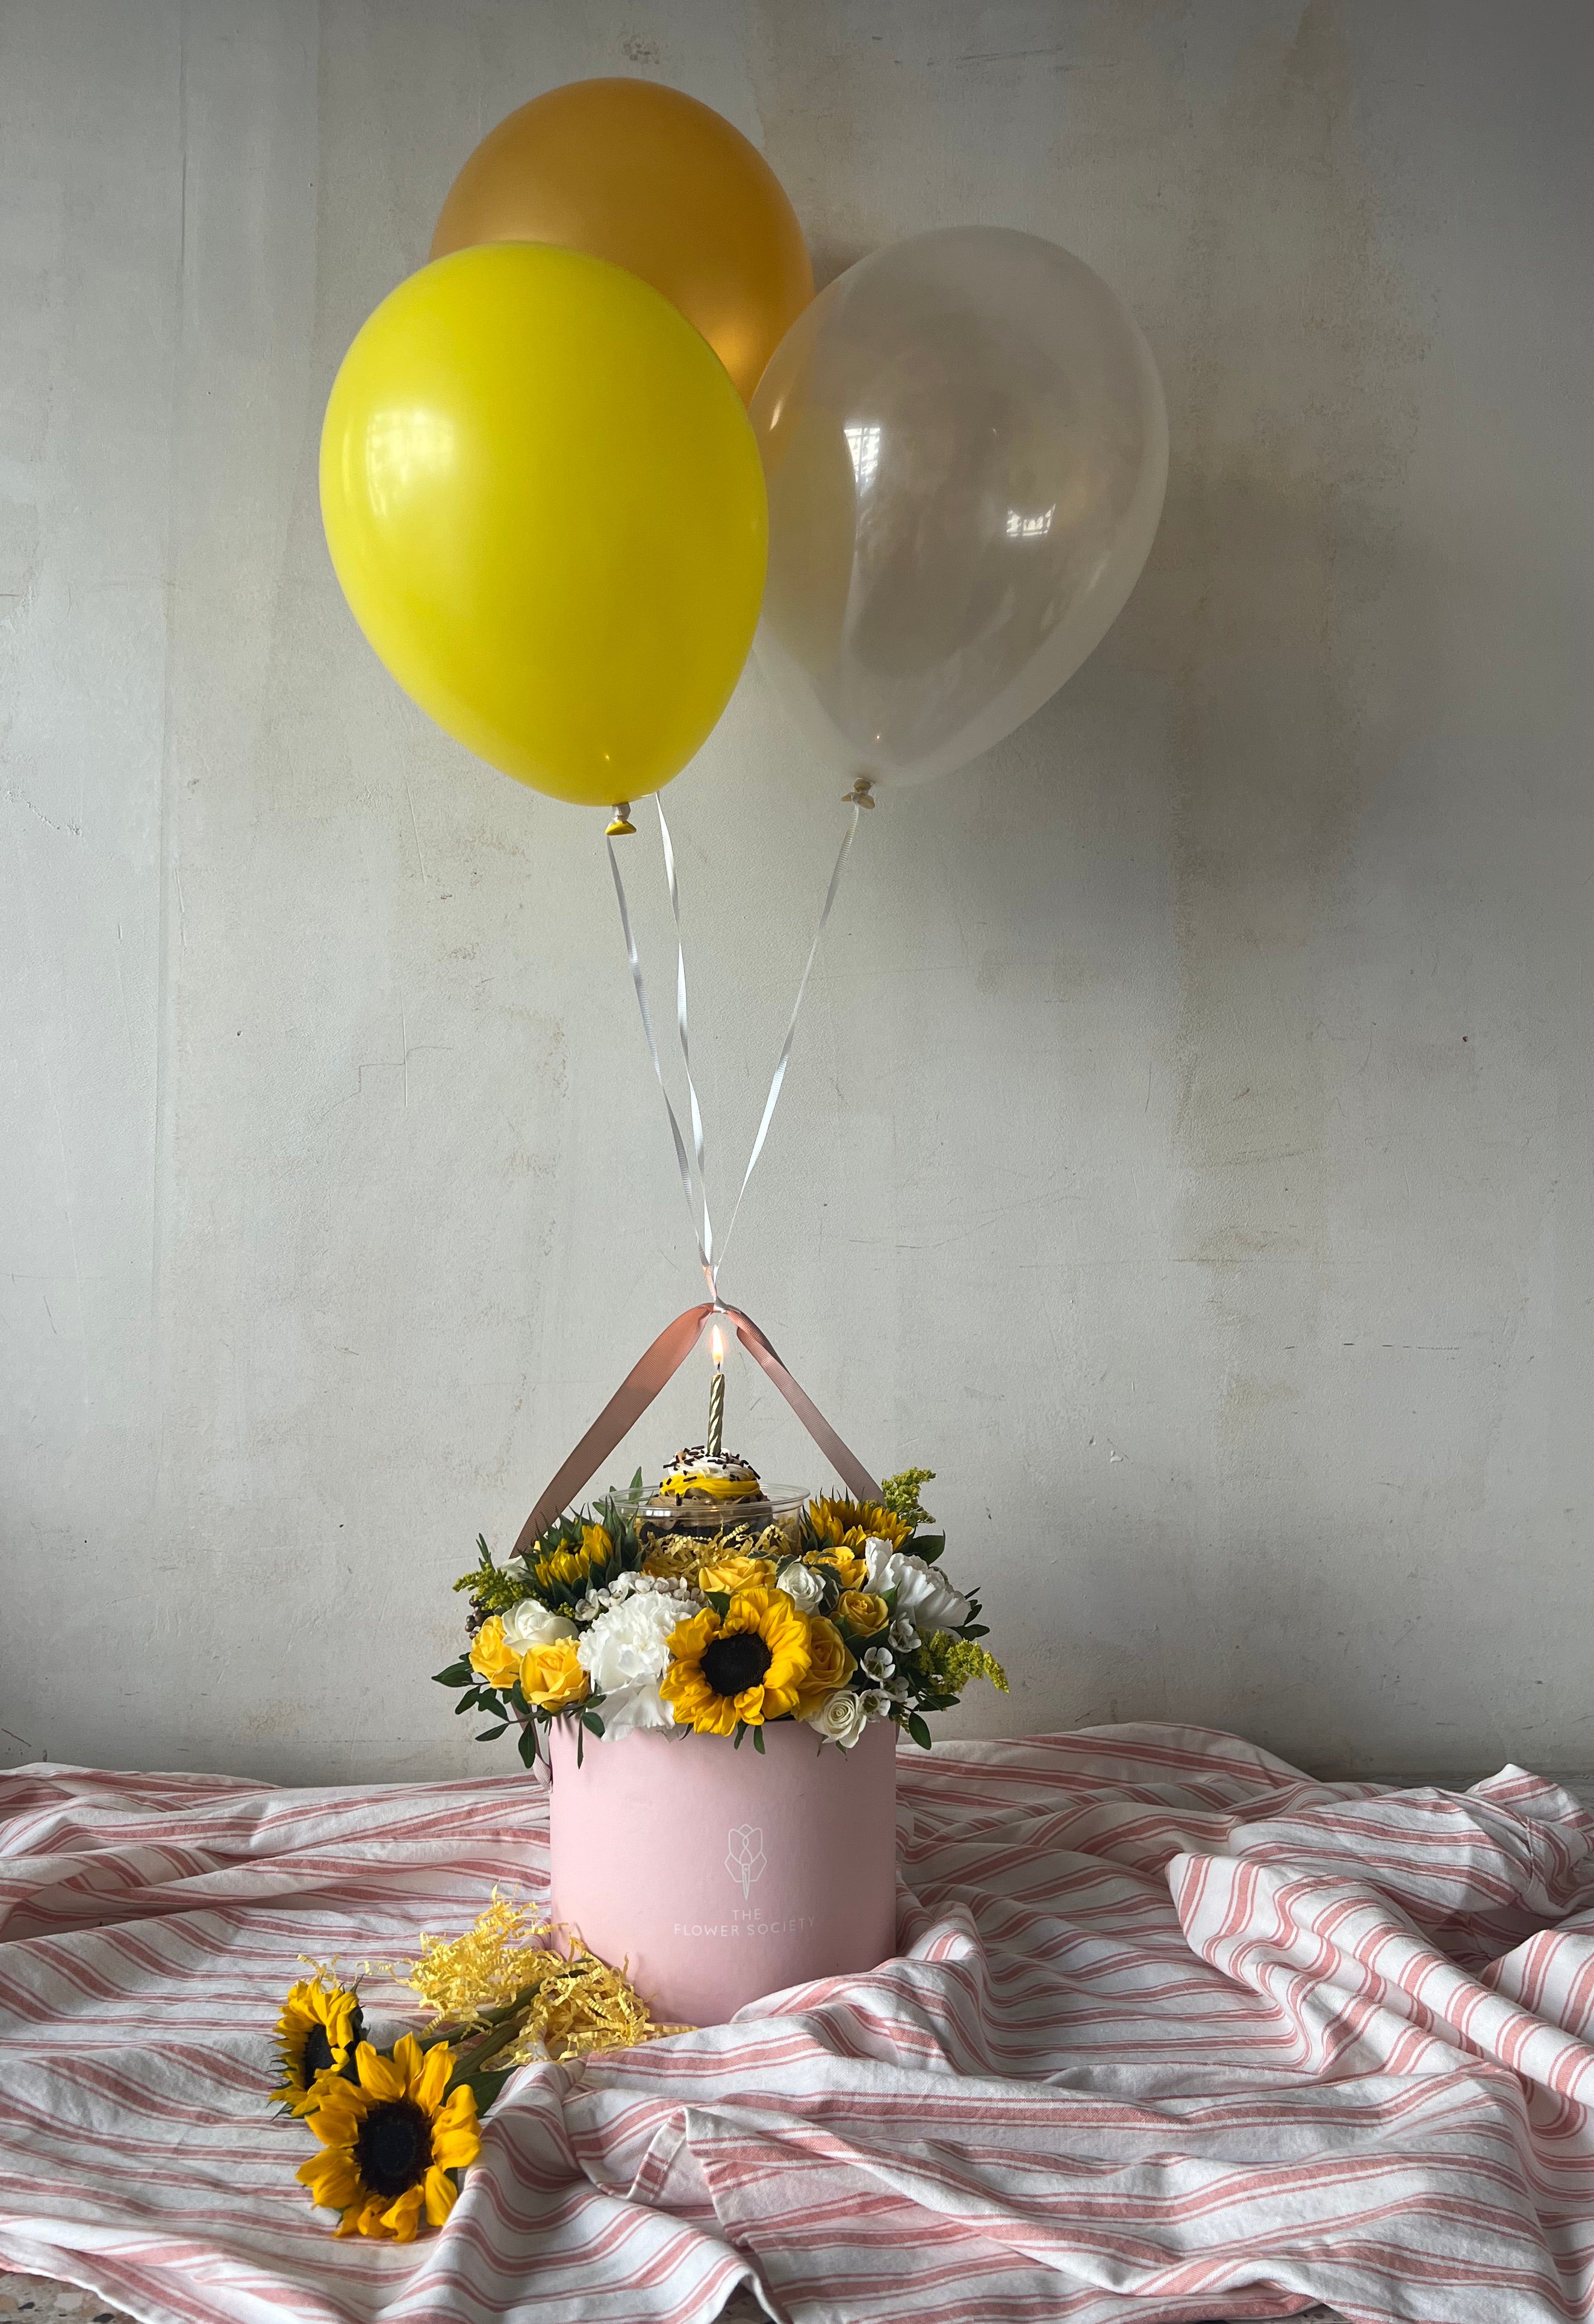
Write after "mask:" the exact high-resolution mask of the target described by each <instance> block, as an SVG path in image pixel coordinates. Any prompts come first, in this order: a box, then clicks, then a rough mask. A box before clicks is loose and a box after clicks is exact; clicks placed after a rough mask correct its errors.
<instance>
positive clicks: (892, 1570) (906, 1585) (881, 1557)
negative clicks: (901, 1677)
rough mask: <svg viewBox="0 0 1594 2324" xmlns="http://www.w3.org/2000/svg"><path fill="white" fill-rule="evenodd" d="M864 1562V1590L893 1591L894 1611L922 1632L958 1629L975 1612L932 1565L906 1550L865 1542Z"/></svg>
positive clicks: (886, 1544) (885, 1543)
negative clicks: (894, 1597) (865, 1578)
mask: <svg viewBox="0 0 1594 2324" xmlns="http://www.w3.org/2000/svg"><path fill="white" fill-rule="evenodd" d="M863 1562H864V1570H865V1572H866V1574H867V1576H868V1579H867V1581H866V1582H865V1585H864V1586H865V1587H866V1588H867V1589H870V1590H875V1591H886V1590H894V1591H896V1593H897V1603H896V1606H895V1608H894V1609H893V1611H894V1612H895V1613H896V1614H897V1615H898V1617H901V1616H904V1615H905V1616H906V1617H907V1618H908V1620H909V1621H910V1622H912V1623H914V1624H915V1625H916V1626H917V1628H918V1629H920V1630H921V1631H930V1630H958V1629H961V1628H963V1624H964V1623H965V1622H966V1621H967V1620H968V1618H969V1616H970V1615H971V1614H972V1612H973V1610H974V1609H973V1608H972V1606H971V1605H970V1603H969V1601H968V1600H967V1599H966V1598H965V1597H964V1596H963V1591H961V1590H954V1588H953V1586H952V1584H951V1582H948V1581H947V1580H946V1578H945V1576H944V1574H940V1573H937V1572H936V1571H935V1567H934V1566H933V1565H926V1563H925V1561H924V1559H923V1558H922V1557H914V1556H912V1555H911V1554H909V1552H908V1551H907V1550H905V1549H893V1548H892V1547H891V1545H890V1544H889V1542H884V1541H878V1540H876V1541H868V1542H865V1544H864V1545H863Z"/></svg>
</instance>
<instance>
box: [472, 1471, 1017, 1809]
mask: <svg viewBox="0 0 1594 2324" xmlns="http://www.w3.org/2000/svg"><path fill="white" fill-rule="evenodd" d="M934 1475H935V1471H934V1470H931V1469H907V1470H904V1471H902V1472H901V1473H900V1474H899V1475H898V1476H895V1477H889V1478H888V1479H887V1480H886V1481H885V1484H884V1486H883V1487H882V1494H883V1499H881V1500H880V1501H878V1502H869V1501H857V1500H850V1499H843V1498H841V1497H835V1498H831V1499H814V1500H810V1501H809V1502H807V1503H806V1505H805V1506H804V1508H802V1510H801V1513H800V1515H799V1516H798V1517H797V1519H796V1520H795V1522H790V1521H788V1524H785V1525H769V1526H765V1527H764V1528H763V1529H762V1530H761V1531H758V1532H755V1531H754V1530H753V1529H752V1527H751V1526H747V1525H734V1524H733V1525H730V1526H726V1527H724V1528H723V1529H721V1530H719V1531H717V1532H715V1533H713V1534H711V1535H708V1536H707V1537H705V1536H704V1535H701V1534H693V1533H686V1532H673V1533H672V1532H669V1531H668V1530H665V1529H664V1528H663V1527H662V1526H660V1525H659V1523H657V1522H655V1523H654V1524H651V1525H650V1523H649V1522H648V1521H647V1520H646V1519H642V1518H639V1517H637V1516H636V1515H635V1514H634V1509H633V1507H632V1506H631V1504H628V1502H626V1501H624V1500H622V1499H621V1498H620V1497H618V1496H617V1495H613V1494H612V1495H610V1496H609V1497H608V1498H607V1499H605V1500H604V1501H603V1502H601V1503H600V1505H599V1507H598V1508H597V1510H595V1511H594V1510H585V1511H583V1512H580V1513H577V1514H576V1515H572V1516H569V1517H561V1518H560V1519H559V1520H558V1522H557V1524H556V1525H554V1526H550V1527H549V1529H548V1532H547V1533H545V1534H543V1535H541V1536H540V1537H539V1540H538V1542H537V1544H536V1546H535V1549H534V1550H533V1551H532V1553H531V1554H530V1555H529V1556H527V1557H511V1558H510V1559H508V1560H506V1562H505V1563H503V1564H502V1565H498V1564H495V1563H493V1556H492V1553H491V1552H490V1551H489V1549H488V1547H487V1544H486V1542H485V1541H484V1540H481V1539H478V1542H477V1548H478V1551H479V1553H480V1560H479V1563H477V1564H476V1565H475V1567H474V1568H473V1569H472V1571H471V1572H469V1573H466V1574H462V1575H461V1577H460V1579H459V1580H458V1581H457V1582H456V1583H455V1585H454V1586H455V1588H456V1590H461V1591H469V1593H470V1598H471V1614H470V1619H469V1624H468V1636H469V1645H468V1646H467V1648H466V1651H465V1654H464V1655H462V1656H461V1658H460V1659H459V1661H457V1662H456V1663H453V1664H451V1665H449V1667H448V1668H447V1670H444V1671H439V1672H438V1674H437V1677H438V1683H439V1684H440V1685H443V1686H447V1687H451V1688H454V1689H456V1690H458V1691H459V1692H460V1701H459V1702H458V1704H457V1706H456V1709H457V1711H460V1712H465V1711H484V1712H485V1713H486V1714H487V1715H488V1716H489V1718H490V1719H491V1720H493V1722H494V1723H493V1724H492V1725H490V1726H488V1727H486V1728H484V1729H483V1730H482V1732H481V1734H480V1736H479V1738H478V1739H479V1740H481V1741H484V1742H486V1741H491V1740H493V1739H495V1738H497V1737H499V1736H501V1735H502V1734H504V1733H505V1732H506V1731H507V1730H508V1729H509V1728H510V1727H511V1726H516V1725H518V1726H519V1728H520V1749H521V1757H522V1758H523V1759H524V1761H525V1763H526V1765H527V1766H531V1765H532V1764H533V1763H534V1761H535V1760H536V1758H537V1757H538V1755H539V1750H540V1748H542V1738H543V1737H544V1736H545V1734H546V1731H547V1729H548V1726H549V1725H550V1723H551V1722H552V1721H553V1720H556V1719H562V1720H567V1721H568V1722H570V1723H571V1724H572V1725H573V1726H574V1727H575V1729H576V1748H577V1753H578V1754H579V1752H580V1749H581V1748H582V1740H583V1738H584V1735H586V1734H591V1735H605V1734H606V1735H611V1736H613V1735H627V1734H630V1733H631V1732H633V1731H634V1730H637V1729H670V1728H674V1729H677V1731H678V1732H681V1733H686V1732H688V1731H696V1733H698V1734H701V1735H722V1736H723V1735H728V1736H730V1737H731V1738H732V1740H733V1743H734V1744H735V1745H738V1746H740V1745H741V1743H742V1741H743V1740H744V1739H745V1738H746V1737H747V1736H748V1735H751V1737H752V1740H753V1748H754V1749H755V1750H759V1751H761V1750H762V1749H763V1748H764V1738H763V1729H764V1728H765V1726H766V1725H767V1724H768V1723H769V1721H771V1720H806V1723H807V1724H808V1725H809V1726H811V1727H812V1728H813V1729H815V1732H816V1733H817V1735H818V1736H819V1737H820V1738H822V1739H824V1740H828V1741H831V1742H834V1743H836V1744H839V1745H840V1746H841V1748H843V1750H848V1749H851V1748H852V1746H853V1745H854V1744H855V1743H856V1742H857V1741H858V1738H859V1737H860V1736H861V1734H862V1733H863V1731H864V1729H865V1727H866V1726H867V1725H868V1724H869V1722H870V1721H871V1720H891V1721H892V1723H893V1724H894V1725H896V1726H898V1727H899V1728H901V1729H904V1730H905V1731H906V1732H907V1733H908V1735H910V1736H911V1737H912V1738H913V1739H914V1741H915V1742H916V1743H918V1744H921V1745H922V1746H923V1747H924V1748H926V1750H927V1749H928V1748H930V1740H931V1738H930V1730H929V1729H928V1728H927V1727H926V1724H925V1717H926V1713H928V1712H934V1711H946V1710H950V1709H951V1707H952V1706H953V1704H954V1703H955V1702H956V1701H958V1699H959V1697H960V1695H961V1694H962V1692H963V1689H964V1688H965V1687H966V1686H967V1685H969V1684H970V1683H971V1682H972V1680H974V1679H975V1678H985V1679H989V1680H990V1683H992V1684H993V1685H994V1686H997V1687H1000V1689H1001V1691H1002V1692H1004V1693H1005V1692H1007V1685H1008V1682H1007V1676H1006V1674H1005V1673H1004V1671H1003V1670H1002V1667H1001V1665H1000V1663H999V1662H998V1661H997V1660H996V1659H995V1657H994V1656H993V1655H991V1654H990V1652H989V1651H988V1650H987V1649H986V1648H985V1647H984V1646H981V1644H980V1643H979V1641H980V1640H981V1638H983V1637H985V1636H986V1635H987V1633H986V1628H985V1626H984V1625H983V1624H982V1623H981V1621H980V1620H979V1613H980V1601H979V1600H978V1598H976V1597H971V1596H967V1595H965V1594H964V1593H963V1591H960V1590H957V1589H954V1586H953V1584H952V1583H951V1582H949V1581H948V1580H947V1579H946V1577H945V1575H944V1573H942V1572H940V1571H939V1565H938V1562H939V1560H940V1558H941V1555H942V1553H943V1552H944V1548H945V1546H946V1541H945V1535H943V1534H936V1533H931V1532H928V1531H926V1530H925V1528H926V1526H930V1525H932V1524H933V1523H934V1520H933V1519H932V1518H931V1517H930V1516H929V1512H928V1511H927V1510H926V1509H925V1508H923V1507H922V1505H921V1503H920V1499H919V1494H920V1489H921V1488H922V1487H924V1486H925V1485H926V1484H928V1483H929V1482H930V1481H931V1480H932V1478H933V1477H934ZM638 1487H640V1477H639V1478H638V1479H637V1480H636V1483H635V1485H634V1486H633V1489H632V1496H631V1502H632V1503H634V1500H635V1497H636V1490H637V1488H638Z"/></svg>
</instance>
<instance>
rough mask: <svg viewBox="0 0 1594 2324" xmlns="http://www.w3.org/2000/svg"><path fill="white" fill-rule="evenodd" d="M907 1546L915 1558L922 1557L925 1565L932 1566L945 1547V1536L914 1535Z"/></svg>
mask: <svg viewBox="0 0 1594 2324" xmlns="http://www.w3.org/2000/svg"><path fill="white" fill-rule="evenodd" d="M908 1547H909V1549H911V1550H912V1552H913V1554H914V1555H915V1557H922V1558H923V1559H924V1561H925V1563H926V1565H934V1564H935V1560H936V1559H937V1558H938V1557H939V1556H940V1555H941V1553H942V1552H943V1550H944V1548H945V1547H946V1535H944V1533H916V1534H915V1535H914V1536H913V1539H912V1540H911V1541H910V1542H909V1543H908Z"/></svg>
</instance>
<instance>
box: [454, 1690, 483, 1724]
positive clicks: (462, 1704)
mask: <svg viewBox="0 0 1594 2324" xmlns="http://www.w3.org/2000/svg"><path fill="white" fill-rule="evenodd" d="M481 1707H482V1691H481V1689H480V1688H479V1687H475V1686H473V1687H472V1689H471V1691H470V1692H469V1693H468V1694H462V1695H461V1696H460V1698H459V1701H457V1702H456V1704H455V1706H454V1716H455V1717H456V1719H462V1718H463V1717H464V1716H465V1712H466V1711H479V1710H480V1709H481Z"/></svg>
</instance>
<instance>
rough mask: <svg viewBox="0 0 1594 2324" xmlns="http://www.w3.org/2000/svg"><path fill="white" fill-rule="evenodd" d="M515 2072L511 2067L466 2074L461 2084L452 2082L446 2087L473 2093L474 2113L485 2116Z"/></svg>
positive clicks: (496, 2067)
mask: <svg viewBox="0 0 1594 2324" xmlns="http://www.w3.org/2000/svg"><path fill="white" fill-rule="evenodd" d="M515 2071H516V2068H514V2067H513V2066H494V2067H493V2068H492V2069H491V2070H484V2071H483V2072H482V2073H479V2074H466V2075H465V2079H464V2080H463V2082H461V2081H452V2082H450V2083H449V2085H448V2087H449V2089H451V2090H457V2089H466V2090H470V2091H473V2092H474V2093H475V2101H476V2112H477V2113H478V2114H485V2113H486V2111H487V2109H488V2107H490V2106H491V2105H492V2103H493V2099H494V2098H496V2097H497V2096H498V2094H499V2092H500V2091H501V2090H502V2088H503V2086H504V2084H505V2082H507V2081H508V2080H509V2078H510V2076H511V2074H512V2073H514V2072H515Z"/></svg>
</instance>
